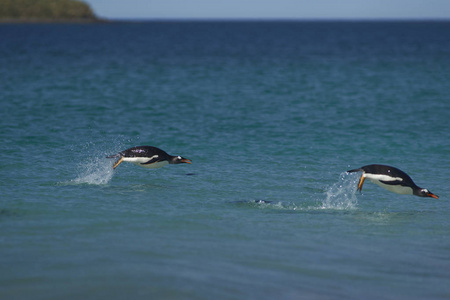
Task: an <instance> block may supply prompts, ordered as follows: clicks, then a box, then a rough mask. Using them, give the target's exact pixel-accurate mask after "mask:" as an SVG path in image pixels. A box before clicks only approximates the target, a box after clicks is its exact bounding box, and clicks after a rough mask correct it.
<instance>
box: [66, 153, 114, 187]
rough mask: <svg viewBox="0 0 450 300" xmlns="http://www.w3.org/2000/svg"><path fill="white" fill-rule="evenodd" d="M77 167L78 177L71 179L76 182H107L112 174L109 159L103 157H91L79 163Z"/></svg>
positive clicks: (99, 183) (98, 183) (97, 183)
mask: <svg viewBox="0 0 450 300" xmlns="http://www.w3.org/2000/svg"><path fill="white" fill-rule="evenodd" d="M78 169H79V170H78V172H79V174H78V177H77V178H75V179H73V180H72V182H73V183H77V184H80V183H86V184H96V185H101V184H107V183H109V181H110V180H111V179H112V177H113V176H114V170H113V168H112V165H111V160H107V159H105V158H92V159H90V160H88V161H87V162H83V163H82V164H80V165H79V167H78Z"/></svg>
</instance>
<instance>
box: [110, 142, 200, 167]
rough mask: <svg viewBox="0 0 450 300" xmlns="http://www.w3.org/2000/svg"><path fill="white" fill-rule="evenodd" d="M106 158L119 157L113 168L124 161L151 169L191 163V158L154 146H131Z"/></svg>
mask: <svg viewBox="0 0 450 300" xmlns="http://www.w3.org/2000/svg"><path fill="white" fill-rule="evenodd" d="M106 158H118V159H117V160H116V162H115V163H114V165H113V169H115V168H117V167H118V166H119V165H120V164H121V163H122V162H123V161H127V162H131V163H134V164H136V165H138V166H141V167H144V168H150V169H156V168H161V167H164V166H165V165H167V164H181V163H188V164H190V163H191V160H190V159H187V158H184V157H181V156H172V155H169V154H167V153H166V152H165V151H164V150H161V149H159V148H156V147H152V146H137V147H133V148H129V149H126V150H123V151H120V152H119V153H117V154H114V155H110V156H107V157H106Z"/></svg>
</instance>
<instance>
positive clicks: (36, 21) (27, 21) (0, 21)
mask: <svg viewBox="0 0 450 300" xmlns="http://www.w3.org/2000/svg"><path fill="white" fill-rule="evenodd" d="M113 22H114V21H111V20H105V19H81V18H80V19H63V18H62V19H40V18H30V19H14V18H11V19H0V24H52V23H55V24H63V23H76V24H83V23H86V24H92V23H113Z"/></svg>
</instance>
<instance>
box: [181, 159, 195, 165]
mask: <svg viewBox="0 0 450 300" xmlns="http://www.w3.org/2000/svg"><path fill="white" fill-rule="evenodd" d="M180 161H181V162H182V163H187V164H192V160H190V159H187V158H183V159H182V160H180Z"/></svg>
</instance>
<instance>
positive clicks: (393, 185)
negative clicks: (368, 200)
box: [347, 165, 439, 199]
mask: <svg viewBox="0 0 450 300" xmlns="http://www.w3.org/2000/svg"><path fill="white" fill-rule="evenodd" d="M359 171H362V172H363V173H362V175H361V178H360V179H359V183H358V188H357V190H358V191H360V192H361V190H362V187H363V184H364V180H365V179H366V178H368V179H369V180H370V181H372V182H373V183H375V184H377V185H379V186H381V187H382V188H385V189H386V190H388V191H391V192H394V193H397V194H405V195H416V196H419V197H432V198H435V199H438V198H439V196H437V195H435V194H433V193H432V192H430V191H429V190H427V189H423V188H421V187H418V186H417V185H416V184H415V183H414V181H413V180H412V179H411V177H409V175H408V174H406V173H405V172H403V171H402V170H400V169H397V168H395V167H392V166H386V165H367V166H364V167H361V168H359V169H354V170H349V171H347V173H352V172H359Z"/></svg>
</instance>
